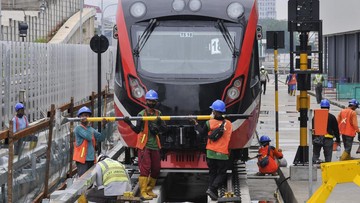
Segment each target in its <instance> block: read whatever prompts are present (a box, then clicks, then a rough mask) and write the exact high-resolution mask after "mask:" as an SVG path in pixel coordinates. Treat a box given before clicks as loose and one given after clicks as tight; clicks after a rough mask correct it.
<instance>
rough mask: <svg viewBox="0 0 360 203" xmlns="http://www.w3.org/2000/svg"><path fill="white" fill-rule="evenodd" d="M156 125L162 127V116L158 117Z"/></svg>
mask: <svg viewBox="0 0 360 203" xmlns="http://www.w3.org/2000/svg"><path fill="white" fill-rule="evenodd" d="M156 125H158V126H160V125H161V118H160V116H157V117H156Z"/></svg>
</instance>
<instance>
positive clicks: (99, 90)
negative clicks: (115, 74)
mask: <svg viewBox="0 0 360 203" xmlns="http://www.w3.org/2000/svg"><path fill="white" fill-rule="evenodd" d="M97 99H98V117H101V53H98V98H97ZM98 131H99V132H101V122H98Z"/></svg>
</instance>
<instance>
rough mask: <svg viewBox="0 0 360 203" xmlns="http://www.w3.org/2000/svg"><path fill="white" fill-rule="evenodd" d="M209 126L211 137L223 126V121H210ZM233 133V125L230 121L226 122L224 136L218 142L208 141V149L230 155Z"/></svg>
mask: <svg viewBox="0 0 360 203" xmlns="http://www.w3.org/2000/svg"><path fill="white" fill-rule="evenodd" d="M209 124H210V131H209V132H208V135H210V134H211V132H212V131H213V130H215V129H216V128H218V127H219V126H220V125H221V124H222V120H216V119H210V120H209ZM231 133H232V124H231V122H230V121H229V120H225V125H224V134H223V135H222V136H221V137H220V138H219V139H218V140H217V141H216V142H214V141H212V140H210V139H208V141H207V144H206V149H209V150H212V151H215V152H220V153H222V154H229V142H230V138H231Z"/></svg>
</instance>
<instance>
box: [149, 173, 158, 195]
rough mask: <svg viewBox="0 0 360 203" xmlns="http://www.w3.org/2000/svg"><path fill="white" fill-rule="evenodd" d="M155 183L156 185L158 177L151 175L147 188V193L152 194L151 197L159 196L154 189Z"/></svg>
mask: <svg viewBox="0 0 360 203" xmlns="http://www.w3.org/2000/svg"><path fill="white" fill-rule="evenodd" d="M155 185H156V179H155V178H152V177H149V178H148V185H147V188H146V193H147V194H148V195H150V196H151V197H153V198H157V194H155V193H154V192H153V191H152V190H153V189H154V187H155Z"/></svg>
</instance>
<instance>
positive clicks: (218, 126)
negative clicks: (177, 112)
mask: <svg viewBox="0 0 360 203" xmlns="http://www.w3.org/2000/svg"><path fill="white" fill-rule="evenodd" d="M210 109H212V115H213V118H212V119H210V120H209V121H206V123H205V125H204V126H200V125H199V124H198V122H197V121H196V120H194V119H191V122H192V123H193V124H194V125H195V130H196V131H197V133H199V134H200V135H204V134H207V138H208V139H207V144H206V163H207V165H208V168H209V187H208V189H207V190H206V194H207V195H209V197H210V198H211V199H212V200H217V199H218V189H219V187H220V186H221V185H223V184H225V183H226V177H227V175H226V171H227V169H228V166H229V142H230V138H231V133H232V123H231V121H229V120H227V119H225V118H224V117H223V114H224V113H225V112H226V108H225V103H224V102H223V101H221V100H216V101H214V102H213V103H212V105H211V106H210ZM217 132H220V134H219V133H218V134H216V133H217ZM213 137H214V138H213Z"/></svg>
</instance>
